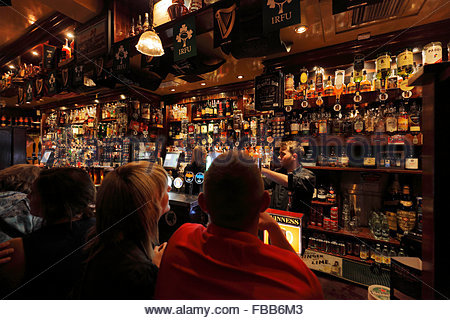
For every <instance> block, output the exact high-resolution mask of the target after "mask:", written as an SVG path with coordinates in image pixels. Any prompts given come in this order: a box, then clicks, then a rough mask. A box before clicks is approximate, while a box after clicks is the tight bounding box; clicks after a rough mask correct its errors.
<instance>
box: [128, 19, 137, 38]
mask: <svg viewBox="0 0 450 320" xmlns="http://www.w3.org/2000/svg"><path fill="white" fill-rule="evenodd" d="M135 35H136V32H135V30H134V18H131V27H130V32H129V34H128V36H129V37H134V36H135Z"/></svg>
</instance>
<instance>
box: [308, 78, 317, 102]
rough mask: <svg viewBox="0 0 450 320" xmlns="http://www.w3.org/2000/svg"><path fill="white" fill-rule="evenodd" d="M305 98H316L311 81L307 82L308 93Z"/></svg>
mask: <svg viewBox="0 0 450 320" xmlns="http://www.w3.org/2000/svg"><path fill="white" fill-rule="evenodd" d="M306 97H307V98H308V99H312V98H315V97H316V88H315V85H314V81H313V80H309V86H308V91H307V92H306Z"/></svg>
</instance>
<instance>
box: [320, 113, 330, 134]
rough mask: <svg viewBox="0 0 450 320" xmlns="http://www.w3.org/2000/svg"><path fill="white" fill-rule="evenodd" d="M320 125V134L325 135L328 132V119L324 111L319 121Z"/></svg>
mask: <svg viewBox="0 0 450 320" xmlns="http://www.w3.org/2000/svg"><path fill="white" fill-rule="evenodd" d="M318 125H319V135H324V134H327V133H328V121H327V118H326V117H325V115H324V114H323V113H322V114H321V117H320V120H319V121H318Z"/></svg>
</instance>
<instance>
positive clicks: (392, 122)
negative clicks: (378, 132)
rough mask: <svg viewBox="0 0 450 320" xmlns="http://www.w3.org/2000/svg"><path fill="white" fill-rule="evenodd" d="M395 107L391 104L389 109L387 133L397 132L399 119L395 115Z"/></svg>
mask: <svg viewBox="0 0 450 320" xmlns="http://www.w3.org/2000/svg"><path fill="white" fill-rule="evenodd" d="M394 110H395V107H394V106H393V105H392V104H390V105H389V107H388V114H387V115H386V132H389V133H395V132H397V117H396V116H395V114H394Z"/></svg>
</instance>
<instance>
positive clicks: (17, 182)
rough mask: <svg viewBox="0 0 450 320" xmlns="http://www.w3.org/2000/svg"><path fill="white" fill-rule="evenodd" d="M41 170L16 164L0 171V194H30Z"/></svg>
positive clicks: (27, 165)
mask: <svg viewBox="0 0 450 320" xmlns="http://www.w3.org/2000/svg"><path fill="white" fill-rule="evenodd" d="M40 172H41V169H40V168H39V167H36V166H34V165H32V164H16V165H13V166H11V167H8V168H6V169H3V170H0V192H6V191H18V192H23V193H30V192H31V186H32V185H33V183H34V181H36V179H37V177H38V176H39V173H40Z"/></svg>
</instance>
